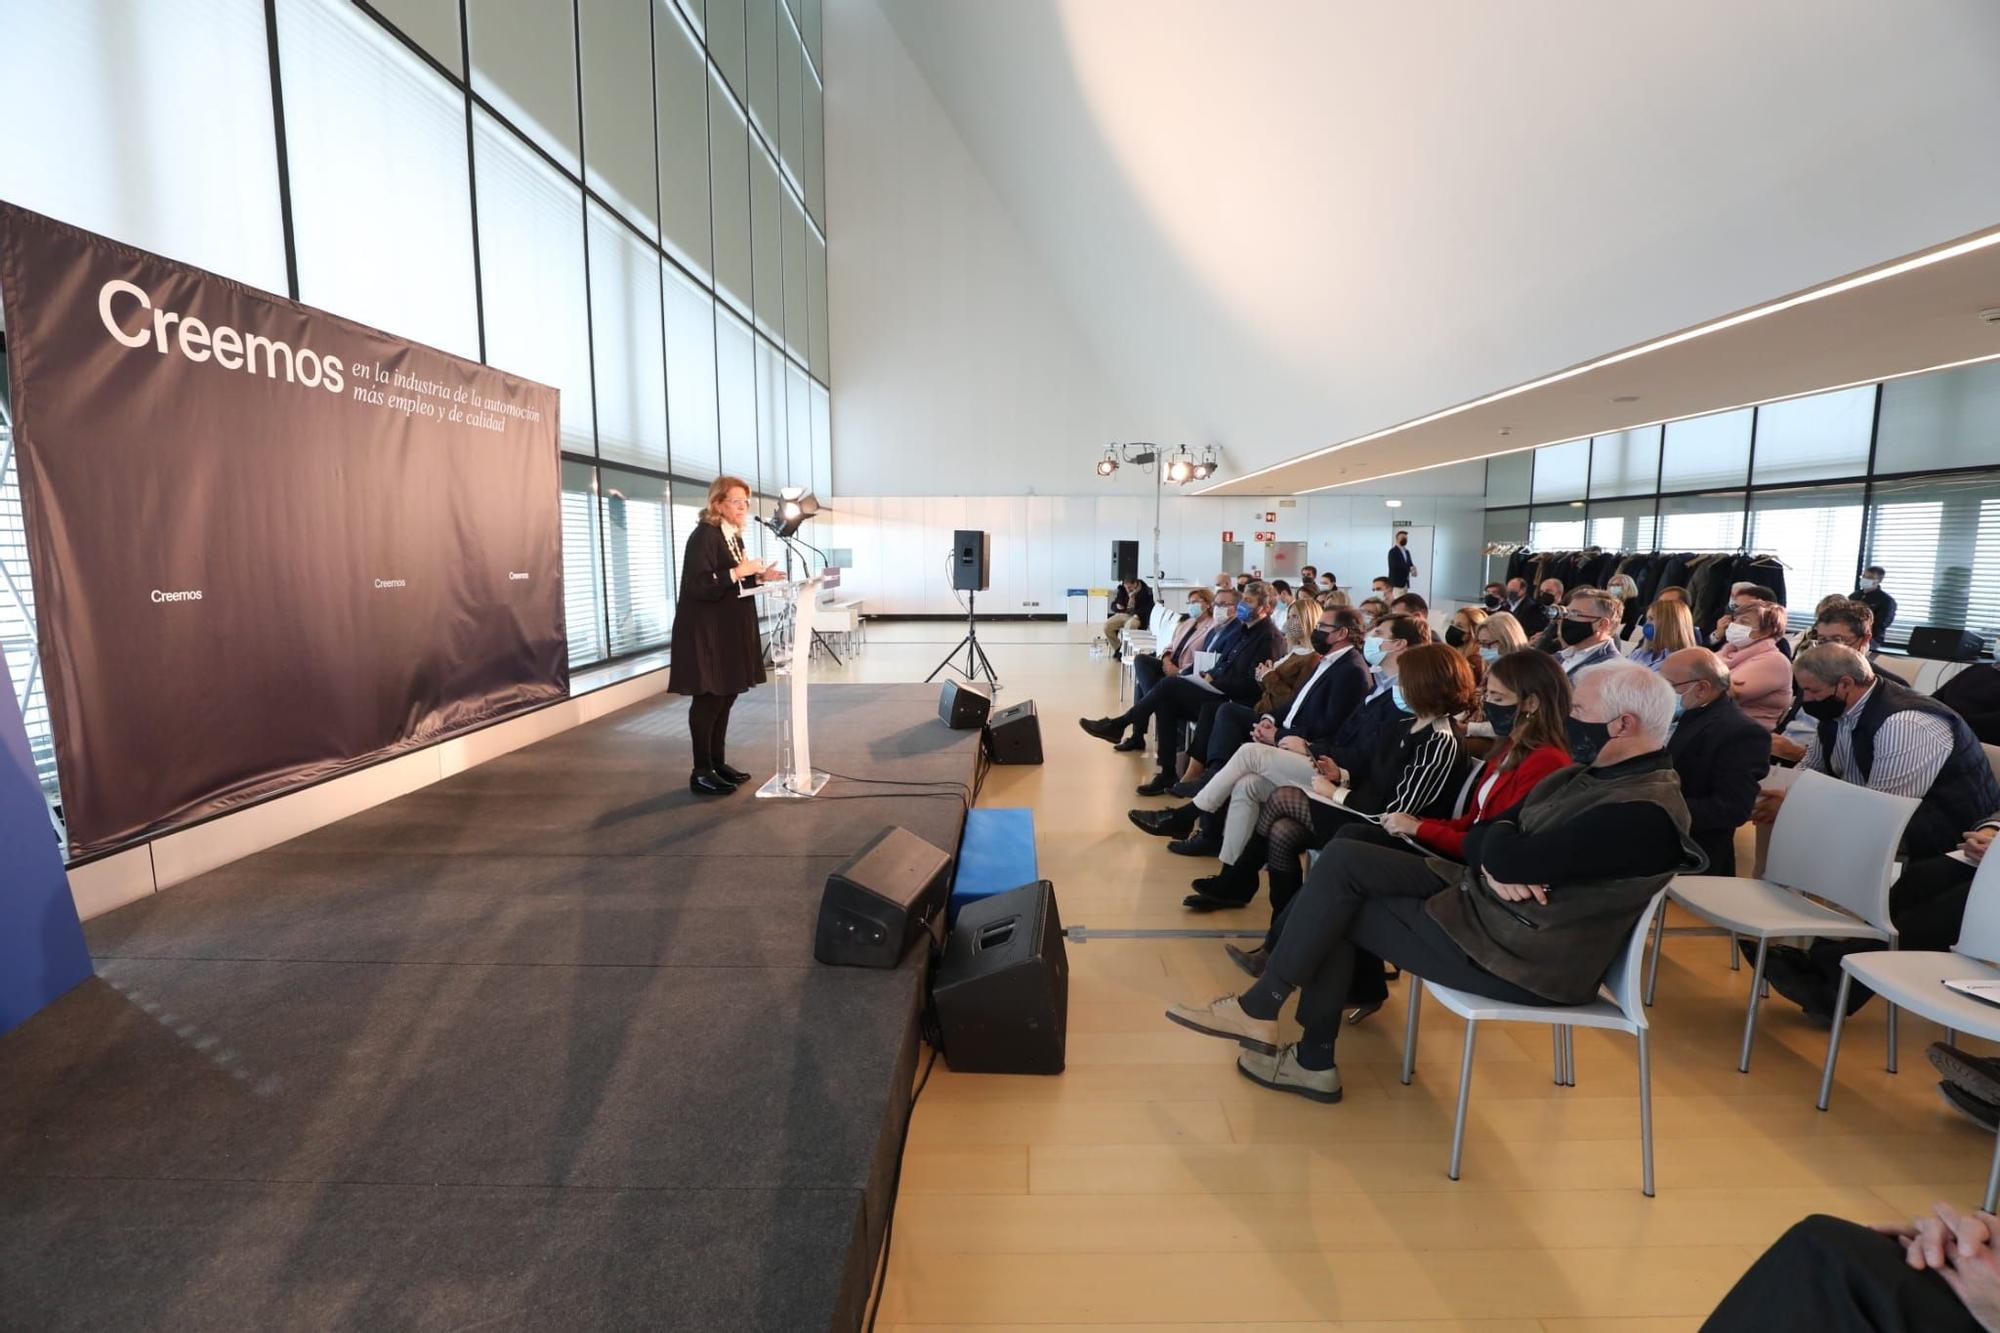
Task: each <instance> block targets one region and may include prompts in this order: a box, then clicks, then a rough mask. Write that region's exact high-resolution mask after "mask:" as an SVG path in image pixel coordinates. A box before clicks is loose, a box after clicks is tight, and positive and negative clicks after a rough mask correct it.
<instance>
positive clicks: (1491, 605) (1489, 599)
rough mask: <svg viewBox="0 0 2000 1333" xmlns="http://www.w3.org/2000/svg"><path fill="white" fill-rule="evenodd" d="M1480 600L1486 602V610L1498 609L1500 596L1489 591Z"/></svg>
mask: <svg viewBox="0 0 2000 1333" xmlns="http://www.w3.org/2000/svg"><path fill="white" fill-rule="evenodd" d="M1481 600H1482V601H1484V602H1485V603H1486V609H1487V610H1488V611H1498V610H1499V609H1500V597H1499V595H1498V594H1496V593H1490V592H1489V593H1487V594H1486V596H1485V597H1484V598H1482V599H1481Z"/></svg>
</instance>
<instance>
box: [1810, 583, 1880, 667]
mask: <svg viewBox="0 0 2000 1333" xmlns="http://www.w3.org/2000/svg"><path fill="white" fill-rule="evenodd" d="M1846 600H1847V598H1846V597H1844V596H1842V595H1841V594H1840V593H1837V592H1830V593H1828V594H1827V595H1826V596H1824V597H1822V598H1820V599H1819V605H1818V606H1816V607H1814V608H1813V623H1812V624H1810V625H1808V626H1806V632H1805V633H1803V634H1801V635H1799V641H1798V644H1797V650H1798V651H1799V652H1804V651H1805V650H1806V649H1808V648H1810V647H1812V646H1813V645H1814V644H1816V643H1818V642H1819V618H1820V617H1821V616H1823V615H1825V614H1826V612H1827V610H1828V608H1830V607H1835V606H1839V605H1840V604H1841V603H1842V602H1844V601H1846ZM1850 646H1851V645H1850ZM1869 656H1873V654H1872V653H1871V654H1869Z"/></svg>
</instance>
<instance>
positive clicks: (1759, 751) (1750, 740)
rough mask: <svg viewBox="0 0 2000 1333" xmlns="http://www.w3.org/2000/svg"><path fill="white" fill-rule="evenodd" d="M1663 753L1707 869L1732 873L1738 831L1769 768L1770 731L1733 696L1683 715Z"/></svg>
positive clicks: (1753, 803) (1715, 873)
mask: <svg viewBox="0 0 2000 1333" xmlns="http://www.w3.org/2000/svg"><path fill="white" fill-rule="evenodd" d="M1667 753H1668V754H1669V755H1670V756H1672V758H1673V761H1674V772H1675V774H1676V775H1678V776H1679V778H1680V780H1681V799H1682V800H1683V801H1685V802H1687V810H1688V836H1689V837H1690V838H1692V839H1694V842H1695V845H1696V846H1698V847H1700V848H1701V850H1702V851H1703V852H1705V853H1707V855H1708V873H1709V874H1711V875H1733V874H1735V873H1736V830H1737V829H1738V828H1739V827H1741V826H1742V825H1743V823H1744V822H1745V821H1747V820H1748V819H1749V818H1750V808H1751V807H1752V806H1754V805H1755V804H1757V788H1758V786H1759V784H1761V783H1762V782H1763V781H1764V776H1765V774H1767V773H1769V772H1770V771H1771V733H1770V732H1768V731H1766V730H1764V728H1763V727H1761V726H1759V725H1758V724H1757V723H1756V722H1754V721H1752V720H1751V719H1750V718H1749V717H1747V716H1745V714H1744V712H1743V710H1742V709H1741V708H1738V707H1737V706H1736V701H1735V700H1734V699H1717V700H1716V701H1715V702H1714V703H1712V704H1710V705H1708V707H1706V708H1696V709H1692V710H1690V711H1689V712H1686V713H1683V714H1681V720H1680V722H1679V723H1678V724H1677V725H1676V726H1675V727H1674V734H1673V736H1672V738H1670V739H1669V740H1668V741H1667Z"/></svg>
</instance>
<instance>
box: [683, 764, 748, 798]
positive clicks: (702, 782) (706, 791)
mask: <svg viewBox="0 0 2000 1333" xmlns="http://www.w3.org/2000/svg"><path fill="white" fill-rule="evenodd" d="M688 790H689V791H691V792H693V793H694V794H695V795H697V796H727V795H729V794H730V793H731V792H734V791H735V790H736V784H735V783H733V782H731V781H730V780H729V779H728V778H725V777H723V776H722V774H720V773H717V772H716V771H715V770H714V769H709V768H704V769H696V770H695V772H694V775H693V776H692V777H690V778H689V779H688Z"/></svg>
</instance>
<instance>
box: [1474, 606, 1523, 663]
mask: <svg viewBox="0 0 2000 1333" xmlns="http://www.w3.org/2000/svg"><path fill="white" fill-rule="evenodd" d="M1472 637H1473V641H1474V643H1475V644H1477V646H1478V650H1479V660H1480V661H1482V662H1484V663H1486V665H1487V666H1489V667H1490V666H1492V665H1493V664H1494V663H1495V662H1497V661H1499V660H1500V659H1501V658H1503V657H1505V656H1506V655H1507V654H1508V653H1518V652H1520V651H1521V650H1522V649H1523V648H1526V647H1527V646H1528V635H1527V632H1526V631H1525V630H1523V629H1522V628H1521V622H1520V620H1519V619H1517V618H1516V617H1515V615H1514V613H1513V612H1511V611H1495V612H1494V613H1493V614H1492V615H1490V616H1488V617H1486V619H1484V620H1482V621H1480V622H1479V628H1478V629H1477V630H1474V631H1473V635H1472Z"/></svg>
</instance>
